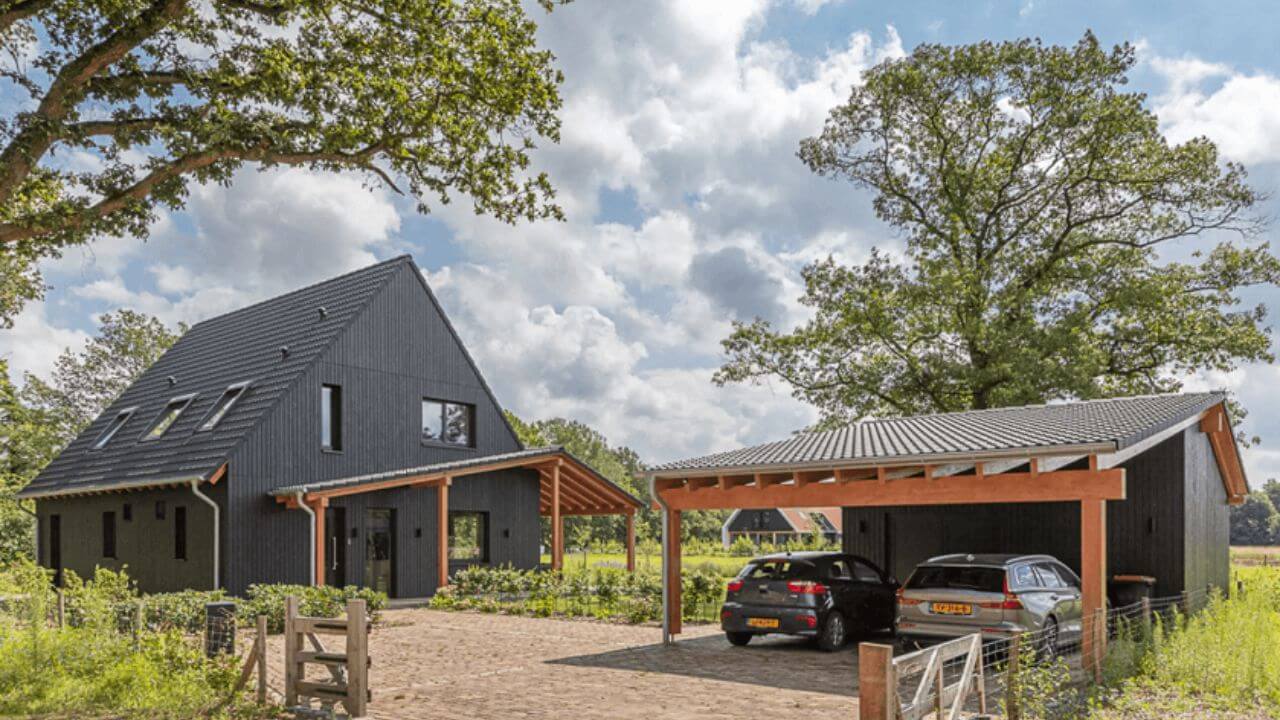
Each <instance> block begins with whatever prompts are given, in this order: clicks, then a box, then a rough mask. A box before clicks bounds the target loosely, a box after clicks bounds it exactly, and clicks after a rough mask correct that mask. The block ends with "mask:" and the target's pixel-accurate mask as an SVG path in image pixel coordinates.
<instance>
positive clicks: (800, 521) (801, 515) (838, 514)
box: [778, 507, 844, 533]
mask: <svg viewBox="0 0 1280 720" xmlns="http://www.w3.org/2000/svg"><path fill="white" fill-rule="evenodd" d="M778 512H780V513H782V516H783V517H784V518H786V519H787V522H789V523H791V527H793V528H795V530H796V532H798V533H811V532H813V516H814V515H815V514H817V515H821V516H823V517H825V518H826V519H827V522H829V523H831V528H832V530H834V531H835V532H840V527H841V525H842V524H843V519H844V518H843V515H844V512H843V511H842V510H841V509H840V508H838V507H829V508H778ZM823 529H824V530H825V529H826V528H823Z"/></svg>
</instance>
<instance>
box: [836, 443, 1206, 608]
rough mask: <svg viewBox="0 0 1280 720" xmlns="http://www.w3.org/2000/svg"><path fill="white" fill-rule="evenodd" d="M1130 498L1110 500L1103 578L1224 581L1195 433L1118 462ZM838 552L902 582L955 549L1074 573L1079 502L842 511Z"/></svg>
mask: <svg viewBox="0 0 1280 720" xmlns="http://www.w3.org/2000/svg"><path fill="white" fill-rule="evenodd" d="M1123 467H1124V469H1125V476H1126V484H1127V492H1126V494H1127V499H1126V500H1124V501H1117V502H1110V503H1107V564H1108V567H1107V571H1108V575H1109V576H1110V575H1116V574H1122V573H1123V574H1138V575H1151V576H1153V577H1155V578H1156V581H1157V584H1156V587H1155V591H1154V592H1155V594H1156V595H1157V596H1164V595H1173V594H1176V593H1178V592H1181V591H1182V590H1183V589H1191V588H1199V587H1204V586H1205V585H1206V584H1215V585H1220V586H1223V587H1225V585H1226V583H1227V580H1228V575H1229V566H1228V563H1229V558H1228V555H1227V552H1228V548H1227V527H1226V526H1227V516H1228V508H1227V505H1226V494H1225V491H1224V490H1223V486H1222V481H1221V478H1220V477H1219V476H1218V472H1217V466H1216V465H1215V461H1214V458H1213V453H1212V450H1211V449H1210V448H1209V444H1208V441H1207V439H1205V437H1204V435H1203V434H1202V433H1200V432H1199V430H1198V429H1196V428H1191V429H1188V430H1185V431H1183V432H1182V433H1179V434H1178V435H1175V436H1174V437H1171V438H1169V439H1168V440H1166V441H1164V442H1162V443H1160V444H1159V445H1157V446H1155V447H1153V448H1151V449H1150V450H1147V451H1146V452H1144V453H1142V454H1141V455H1138V456H1137V457H1134V458H1132V459H1130V460H1129V461H1128V462H1126V463H1125V464H1124V465H1123ZM844 528H845V532H844V547H845V549H846V550H847V551H848V552H852V553H858V554H861V555H865V556H866V557H868V558H869V559H871V560H873V561H875V562H877V563H881V564H883V565H884V566H885V567H887V568H888V569H890V571H891V572H893V573H894V574H895V575H897V576H898V577H899V578H900V579H905V578H906V576H907V575H909V574H910V573H911V570H912V569H914V568H915V566H916V565H917V564H919V563H920V562H922V561H924V560H925V559H927V558H929V557H932V556H935V555H942V554H945V553H954V552H974V553H979V552H1017V553H1048V554H1050V555H1054V556H1056V557H1058V558H1059V559H1061V560H1062V561H1063V562H1065V563H1066V564H1067V565H1069V566H1071V567H1072V568H1073V569H1075V570H1076V571H1077V572H1079V570H1080V506H1079V504H1078V503H1029V504H1000V505H956V506H936V507H893V508H845V510H844Z"/></svg>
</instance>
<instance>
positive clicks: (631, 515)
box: [627, 508, 636, 573]
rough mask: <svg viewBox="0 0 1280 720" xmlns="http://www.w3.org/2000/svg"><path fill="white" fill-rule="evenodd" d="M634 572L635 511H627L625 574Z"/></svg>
mask: <svg viewBox="0 0 1280 720" xmlns="http://www.w3.org/2000/svg"><path fill="white" fill-rule="evenodd" d="M635 571H636V511H635V509H634V508H633V509H631V510H628V511H627V572H631V573H633V572H635Z"/></svg>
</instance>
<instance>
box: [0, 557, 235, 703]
mask: <svg viewBox="0 0 1280 720" xmlns="http://www.w3.org/2000/svg"><path fill="white" fill-rule="evenodd" d="M71 577H72V576H71V575H70V574H68V579H69V580H70V579H71ZM49 581H50V576H49V573H48V571H46V570H44V569H41V568H39V567H37V566H35V565H34V564H33V563H31V562H29V561H19V562H18V563H15V564H13V565H10V566H8V567H7V570H6V573H5V578H4V585H5V586H6V590H9V591H13V592H15V593H16V595H15V597H16V598H17V599H15V600H13V601H12V602H10V603H8V604H7V605H6V607H5V612H3V613H0V715H3V716H6V717H9V716H24V717H25V716H32V715H56V716H59V717H106V716H112V717H119V716H131V717H155V718H188V717H194V716H196V715H199V714H201V713H202V712H203V711H205V710H209V709H212V708H214V707H216V706H218V705H219V704H221V703H222V702H224V701H226V700H228V699H229V698H230V696H231V690H232V688H233V686H234V683H235V680H236V677H237V674H238V673H237V669H236V668H235V667H234V660H233V659H232V658H227V657H223V658H217V659H213V660H209V659H207V658H205V656H204V654H203V652H202V649H201V647H200V644H199V643H198V642H191V641H190V640H189V639H188V638H186V637H184V636H183V635H182V634H181V633H180V632H178V631H177V630H174V629H169V630H164V631H143V632H141V633H139V634H138V635H137V639H136V641H135V639H134V635H133V634H132V633H130V632H120V627H119V624H118V622H117V617H116V614H115V612H114V610H113V609H114V607H115V606H116V605H117V604H118V603H119V601H120V600H121V598H125V597H130V596H131V591H130V588H129V582H128V579H127V578H125V577H124V576H123V575H120V574H117V573H99V574H97V575H95V577H94V579H93V580H88V581H82V580H80V579H79V578H74V584H70V583H69V587H68V590H67V596H68V612H69V613H72V614H73V615H74V617H75V621H74V622H72V623H70V624H68V625H67V626H66V627H62V628H58V627H56V626H54V625H52V624H51V623H50V622H49V620H50V619H51V617H52V611H53V606H54V596H53V590H52V587H51V585H50V582H49Z"/></svg>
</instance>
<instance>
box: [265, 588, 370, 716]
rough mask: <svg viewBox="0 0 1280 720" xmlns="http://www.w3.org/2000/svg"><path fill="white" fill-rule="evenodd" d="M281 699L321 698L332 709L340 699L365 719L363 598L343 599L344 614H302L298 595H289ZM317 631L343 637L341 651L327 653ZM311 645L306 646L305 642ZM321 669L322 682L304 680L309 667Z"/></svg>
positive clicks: (366, 664)
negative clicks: (324, 674) (324, 677)
mask: <svg viewBox="0 0 1280 720" xmlns="http://www.w3.org/2000/svg"><path fill="white" fill-rule="evenodd" d="M284 608H285V609H284V655H285V657H284V661H285V666H284V675H285V677H284V687H285V690H284V701H285V705H286V706H289V707H296V706H298V704H299V703H298V701H299V698H309V699H315V700H319V701H320V702H321V704H322V705H326V706H330V707H332V706H333V705H334V704H335V703H342V705H343V706H344V707H345V708H346V709H347V715H349V716H350V717H353V718H358V717H363V716H364V714H365V708H366V706H367V704H368V702H369V701H370V700H371V699H372V693H370V691H369V665H370V661H369V625H370V623H369V616H368V614H367V612H366V611H365V601H364V600H349V601H347V616H346V617H345V618H318V617H301V616H300V615H298V599H297V598H296V597H289V598H286V599H285V605H284ZM321 635H339V636H343V637H345V638H346V640H347V646H346V649H345V651H344V652H330V651H327V650H326V649H325V647H324V645H322V644H321V642H320V637H319V636H321ZM308 643H309V644H310V646H311V649H310V650H306V649H304V648H305V647H306V645H307V644H308ZM308 665H320V666H322V667H324V668H325V669H326V670H327V671H328V673H329V678H328V679H327V680H326V681H317V680H308V679H307V666H308Z"/></svg>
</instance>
